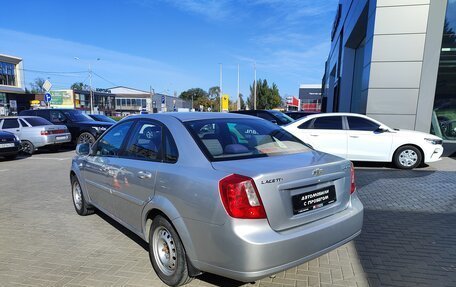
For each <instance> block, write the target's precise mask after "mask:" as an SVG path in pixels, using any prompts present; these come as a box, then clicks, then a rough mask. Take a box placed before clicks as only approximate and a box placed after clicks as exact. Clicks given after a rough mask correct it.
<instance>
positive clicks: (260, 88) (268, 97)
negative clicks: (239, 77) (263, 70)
mask: <svg viewBox="0 0 456 287" xmlns="http://www.w3.org/2000/svg"><path fill="white" fill-rule="evenodd" d="M254 93H255V91H254V83H253V84H252V85H251V86H250V97H249V98H248V99H247V105H248V106H249V108H250V109H253V108H254ZM256 103H257V105H256V108H257V109H259V110H270V109H274V108H277V107H280V106H281V105H282V98H281V97H280V94H279V88H278V87H277V85H276V84H275V83H272V86H271V87H269V85H268V82H267V80H266V79H264V80H261V79H259V80H258V81H257V83H256Z"/></svg>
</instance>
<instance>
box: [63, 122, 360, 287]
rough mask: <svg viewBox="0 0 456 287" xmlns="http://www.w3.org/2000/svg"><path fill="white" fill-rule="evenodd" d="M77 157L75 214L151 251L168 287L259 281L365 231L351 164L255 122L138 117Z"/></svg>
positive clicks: (73, 180) (73, 170)
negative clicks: (212, 277) (118, 227)
mask: <svg viewBox="0 0 456 287" xmlns="http://www.w3.org/2000/svg"><path fill="white" fill-rule="evenodd" d="M76 153H77V155H76V157H75V158H74V159H73V162H72V165H71V174H70V177H71V186H72V195H73V203H74V207H75V209H76V212H77V213H78V214H80V215H87V214H90V213H92V212H93V211H94V209H95V208H96V209H99V210H101V211H102V212H103V213H106V214H107V215H109V216H110V217H112V218H114V219H115V220H117V221H118V222H120V223H121V224H122V225H124V226H125V227H127V228H128V229H130V230H131V231H133V232H134V233H136V234H137V235H139V236H140V237H141V238H142V239H144V240H145V241H146V242H148V244H149V254H150V260H151V263H152V266H153V268H154V270H155V272H156V273H157V275H158V276H159V277H160V279H162V281H163V282H164V283H166V284H168V285H170V286H179V285H183V284H185V283H187V282H189V281H190V280H191V278H192V277H194V276H197V275H199V274H201V273H202V272H210V273H214V274H218V275H222V276H226V277H229V278H232V279H236V280H240V281H244V282H251V281H254V280H257V279H260V278H262V277H265V276H268V275H271V274H274V273H278V272H280V271H283V270H286V269H289V268H292V267H294V266H297V265H299V264H302V263H304V262H306V261H308V260H311V259H313V258H315V257H318V256H320V255H322V254H324V253H326V252H329V251H331V250H333V249H335V248H337V247H339V246H341V245H342V244H345V243H347V242H349V241H350V240H352V239H353V238H355V237H356V236H357V235H358V234H360V232H361V227H362V223H363V205H362V204H361V202H360V200H359V198H358V196H357V193H356V187H355V179H354V170H353V166H352V165H351V163H350V161H348V160H344V159H342V158H339V157H336V156H333V155H329V154H325V153H321V152H317V151H315V150H313V149H312V148H311V147H310V146H308V145H306V144H305V143H303V142H301V141H300V140H299V139H297V138H295V137H294V136H292V135H291V134H290V133H288V132H287V131H285V130H283V129H282V128H280V127H278V126H277V125H275V124H272V123H270V122H268V121H266V120H263V119H258V118H256V117H251V116H246V115H239V114H224V113H167V114H154V115H142V116H132V117H128V118H126V119H124V120H122V121H120V122H119V123H117V124H116V125H114V126H113V127H111V128H110V129H109V130H108V131H107V132H105V133H104V134H103V136H102V137H100V138H99V139H98V140H97V141H96V142H95V143H94V145H93V146H91V147H89V144H81V145H78V147H77V149H76Z"/></svg>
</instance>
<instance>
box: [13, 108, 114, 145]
mask: <svg viewBox="0 0 456 287" xmlns="http://www.w3.org/2000/svg"><path fill="white" fill-rule="evenodd" d="M19 115H20V116H38V117H42V118H45V119H46V120H48V121H50V122H51V123H53V124H56V125H65V126H67V128H68V130H69V131H70V133H71V138H72V139H73V143H74V144H76V143H93V142H95V140H96V139H97V138H98V137H99V136H100V135H101V134H102V133H104V131H106V130H107V129H108V128H109V127H111V126H112V125H113V123H112V122H111V123H108V122H97V121H94V120H93V119H92V118H91V117H89V116H88V115H86V114H84V113H83V112H82V111H80V110H73V109H42V110H25V111H21V112H20V114H19Z"/></svg>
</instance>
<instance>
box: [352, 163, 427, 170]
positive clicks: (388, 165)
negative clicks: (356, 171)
mask: <svg viewBox="0 0 456 287" xmlns="http://www.w3.org/2000/svg"><path fill="white" fill-rule="evenodd" d="M353 164H354V165H355V168H383V169H385V168H388V169H393V170H401V169H399V168H397V167H396V166H394V164H393V163H392V162H367V161H354V162H353ZM427 167H429V165H427V164H421V165H420V166H418V167H416V168H415V169H414V170H421V169H424V168H427Z"/></svg>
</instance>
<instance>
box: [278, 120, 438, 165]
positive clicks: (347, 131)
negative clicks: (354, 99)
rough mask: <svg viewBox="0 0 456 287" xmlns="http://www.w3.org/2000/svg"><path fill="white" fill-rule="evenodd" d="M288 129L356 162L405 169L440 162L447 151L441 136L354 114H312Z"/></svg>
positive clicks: (315, 146) (297, 135)
mask: <svg viewBox="0 0 456 287" xmlns="http://www.w3.org/2000/svg"><path fill="white" fill-rule="evenodd" d="M284 128H285V129H286V130H287V131H289V132H290V133H292V134H293V135H294V136H296V137H297V138H299V139H301V140H302V141H304V142H306V143H308V144H310V145H311V146H313V147H314V148H315V149H317V150H319V151H323V152H327V153H331V154H334V155H337V156H340V157H344V158H347V159H349V160H353V161H376V162H393V163H394V164H395V165H396V166H397V167H398V168H402V169H412V168H415V167H417V166H418V165H420V164H421V163H429V162H433V161H437V160H439V159H440V156H441V155H442V153H443V147H442V139H441V138H439V137H437V136H434V135H431V134H428V133H423V132H417V131H409V130H399V129H393V128H390V127H388V126H386V125H385V124H382V123H381V122H379V121H377V120H374V119H372V118H369V117H367V116H364V115H359V114H353V113H327V114H317V115H311V116H307V117H305V118H302V119H301V120H297V121H296V122H294V123H292V124H290V125H288V126H285V127H284Z"/></svg>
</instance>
